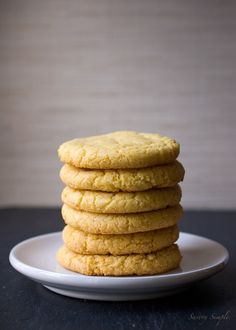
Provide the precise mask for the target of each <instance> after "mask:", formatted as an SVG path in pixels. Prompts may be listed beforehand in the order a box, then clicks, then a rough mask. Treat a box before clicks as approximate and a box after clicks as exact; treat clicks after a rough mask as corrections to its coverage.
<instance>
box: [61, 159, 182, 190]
mask: <svg viewBox="0 0 236 330" xmlns="http://www.w3.org/2000/svg"><path fill="white" fill-rule="evenodd" d="M60 178H61V180H62V181H63V182H64V183H65V184H66V185H67V186H69V187H71V188H73V189H83V190H99V191H106V192H119V191H128V192H132V191H144V190H148V189H151V188H163V187H172V186H174V185H176V184H177V183H178V182H180V181H183V178H184V168H183V166H182V164H181V163H179V162H178V161H174V162H173V163H171V164H168V165H159V166H154V167H146V168H142V169H127V170H125V169H123V170H89V169H82V168H77V167H74V166H72V165H69V164H65V165H64V166H63V167H62V168H61V171H60Z"/></svg>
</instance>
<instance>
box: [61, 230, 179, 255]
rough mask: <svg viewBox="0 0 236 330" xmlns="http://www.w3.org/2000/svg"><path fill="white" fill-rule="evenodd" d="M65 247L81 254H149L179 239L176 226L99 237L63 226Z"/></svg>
mask: <svg viewBox="0 0 236 330" xmlns="http://www.w3.org/2000/svg"><path fill="white" fill-rule="evenodd" d="M62 237H63V241H64V243H65V245H66V246H67V247H68V248H69V249H70V250H71V251H74V252H76V253H81V254H112V255H123V254H131V253H150V252H153V251H157V250H161V249H163V248H164V247H167V246H169V245H171V244H173V243H174V242H175V241H176V240H177V239H178V237H179V229H178V227H177V226H172V227H168V228H163V229H158V230H152V231H147V232H143V233H134V234H123V235H122V234H120V235H112V234H111V235H99V234H88V233H85V232H83V231H81V230H78V229H74V228H72V227H70V226H69V225H67V226H65V228H64V229H63V232H62Z"/></svg>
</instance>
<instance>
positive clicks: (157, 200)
mask: <svg viewBox="0 0 236 330" xmlns="http://www.w3.org/2000/svg"><path fill="white" fill-rule="evenodd" d="M180 199H181V188H180V186H179V185H177V186H174V187H170V188H161V189H150V190H147V191H139V192H132V193H131V192H118V193H109V192H100V191H90V190H74V189H72V188H70V187H65V188H64V190H63V192H62V201H63V203H65V204H68V205H69V206H71V207H73V208H75V209H78V210H82V211H88V212H95V213H133V212H136V213H137V212H146V211H153V210H158V209H162V208H165V207H167V206H174V205H177V204H179V202H180Z"/></svg>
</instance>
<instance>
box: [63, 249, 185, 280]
mask: <svg viewBox="0 0 236 330" xmlns="http://www.w3.org/2000/svg"><path fill="white" fill-rule="evenodd" d="M57 260H58V262H59V263H60V264H61V265H62V266H63V267H65V268H67V269H69V270H72V271H74V272H78V273H81V274H84V275H104V276H127V275H154V274H161V273H165V272H168V271H170V270H172V269H175V268H177V267H178V266H179V264H180V261H181V254H180V251H179V248H178V245H177V244H173V245H171V246H169V247H167V248H165V249H162V250H160V251H157V252H154V253H150V254H129V255H123V256H112V255H82V254H77V253H74V252H72V251H71V250H69V249H68V248H67V247H66V246H63V247H61V248H60V250H59V251H58V253H57Z"/></svg>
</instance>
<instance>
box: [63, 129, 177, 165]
mask: <svg viewBox="0 0 236 330" xmlns="http://www.w3.org/2000/svg"><path fill="white" fill-rule="evenodd" d="M179 151H180V146H179V144H178V143H177V142H176V141H175V140H174V139H171V138H169V137H166V136H161V135H159V134H149V133H138V132H133V131H119V132H113V133H110V134H104V135H99V136H92V137H87V138H80V139H74V140H70V141H67V142H65V143H63V144H62V145H61V146H60V147H59V149H58V156H59V158H60V160H61V161H62V162H64V163H68V164H71V165H74V166H75V167H79V168H90V169H121V168H142V167H148V166H154V165H161V164H168V163H171V162H173V161H174V160H175V159H176V158H177V157H178V155H179Z"/></svg>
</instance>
